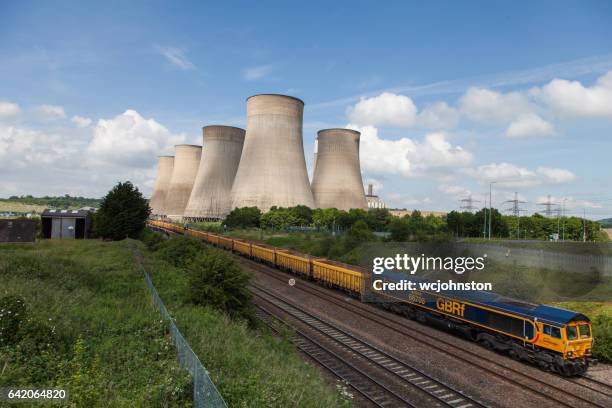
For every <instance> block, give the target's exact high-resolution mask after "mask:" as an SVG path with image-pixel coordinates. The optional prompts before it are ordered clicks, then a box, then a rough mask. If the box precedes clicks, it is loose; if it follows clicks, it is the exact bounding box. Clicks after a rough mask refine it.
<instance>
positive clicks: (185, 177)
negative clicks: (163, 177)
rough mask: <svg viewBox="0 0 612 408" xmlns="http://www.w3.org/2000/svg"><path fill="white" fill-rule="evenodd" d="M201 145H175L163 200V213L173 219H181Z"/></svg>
mask: <svg viewBox="0 0 612 408" xmlns="http://www.w3.org/2000/svg"><path fill="white" fill-rule="evenodd" d="M201 155H202V147H201V146H197V145H188V144H182V145H176V146H175V153H174V166H173V168H172V176H171V177H170V185H169V186H168V192H167V194H166V198H165V200H164V205H163V209H164V212H165V213H166V214H165V215H166V216H167V217H169V218H173V219H181V218H182V217H183V212H184V211H185V207H186V206H187V202H188V201H189V197H190V196H191V189H192V188H193V183H194V182H195V178H196V176H197V174H198V168H199V167H200V157H201Z"/></svg>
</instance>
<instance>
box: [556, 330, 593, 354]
mask: <svg viewBox="0 0 612 408" xmlns="http://www.w3.org/2000/svg"><path fill="white" fill-rule="evenodd" d="M563 332H564V337H565V338H564V344H565V350H564V353H563V356H564V357H565V358H567V359H576V358H585V357H590V356H591V348H592V346H593V335H592V330H591V323H590V322H588V321H576V322H571V323H568V324H567V325H566V326H565V328H564V330H563Z"/></svg>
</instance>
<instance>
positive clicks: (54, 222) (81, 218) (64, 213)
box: [40, 209, 91, 239]
mask: <svg viewBox="0 0 612 408" xmlns="http://www.w3.org/2000/svg"><path fill="white" fill-rule="evenodd" d="M40 221H41V233H40V235H41V236H42V237H43V238H51V239H83V238H87V237H88V236H89V233H90V229H91V212H89V211H85V210H53V209H49V210H45V211H43V213H42V214H41V215H40Z"/></svg>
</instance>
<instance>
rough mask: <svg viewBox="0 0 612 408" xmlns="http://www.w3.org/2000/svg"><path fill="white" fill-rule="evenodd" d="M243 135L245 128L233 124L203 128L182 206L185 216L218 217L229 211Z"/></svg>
mask: <svg viewBox="0 0 612 408" xmlns="http://www.w3.org/2000/svg"><path fill="white" fill-rule="evenodd" d="M244 135H245V131H244V129H240V128H236V127H232V126H206V127H204V128H203V129H202V144H203V150H202V158H201V160H200V166H199V169H198V174H197V176H196V179H195V182H194V184H193V189H192V191H191V196H190V197H189V201H188V203H187V207H186V208H185V212H184V217H185V218H189V219H221V218H224V217H225V216H226V215H227V214H228V213H229V212H230V210H231V208H230V206H231V201H230V195H231V192H232V185H233V184H234V178H235V176H236V171H237V170H238V164H239V163H240V156H241V154H242V146H243V144H244Z"/></svg>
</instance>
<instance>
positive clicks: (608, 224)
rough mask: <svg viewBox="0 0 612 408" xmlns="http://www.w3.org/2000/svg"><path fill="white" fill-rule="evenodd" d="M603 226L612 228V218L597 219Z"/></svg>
mask: <svg viewBox="0 0 612 408" xmlns="http://www.w3.org/2000/svg"><path fill="white" fill-rule="evenodd" d="M597 222H598V223H600V224H601V226H602V227H604V228H612V218H604V219H603V220H599V221H597Z"/></svg>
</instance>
